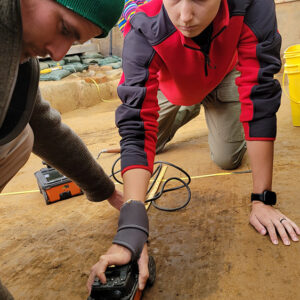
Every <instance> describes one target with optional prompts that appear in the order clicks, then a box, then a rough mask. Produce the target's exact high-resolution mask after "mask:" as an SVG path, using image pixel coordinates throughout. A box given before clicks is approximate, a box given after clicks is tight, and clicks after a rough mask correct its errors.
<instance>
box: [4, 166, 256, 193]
mask: <svg viewBox="0 0 300 300" xmlns="http://www.w3.org/2000/svg"><path fill="white" fill-rule="evenodd" d="M166 169H167V168H166V167H164V168H163V169H162V171H161V175H160V176H159V177H158V179H157V183H156V184H155V185H154V186H153V188H152V190H151V193H150V195H149V198H152V197H153V196H151V194H152V191H153V193H154V194H155V192H156V191H155V189H154V188H155V187H156V188H157V189H158V187H159V184H160V183H161V182H164V181H166V180H167V179H162V178H163V176H164V174H165V172H166ZM247 173H252V171H251V170H246V171H234V172H223V173H214V174H206V175H199V176H191V179H199V178H206V177H214V176H226V175H236V174H247ZM181 179H182V180H185V179H188V178H187V177H183V178H181ZM115 184H119V183H115ZM37 192H40V190H31V191H21V192H10V193H2V194H1V193H0V196H9V195H18V194H30V193H37Z"/></svg>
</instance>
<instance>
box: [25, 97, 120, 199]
mask: <svg viewBox="0 0 300 300" xmlns="http://www.w3.org/2000/svg"><path fill="white" fill-rule="evenodd" d="M30 125H31V127H32V129H33V132H34V148H33V152H34V153H35V154H36V155H38V156H40V157H41V158H42V159H43V160H45V161H46V162H47V163H48V164H50V165H51V166H53V167H54V168H56V169H58V170H59V171H60V172H62V173H63V174H64V175H66V176H67V177H69V178H71V179H72V180H74V181H75V182H76V183H77V184H78V185H79V186H80V187H81V188H82V189H83V190H84V192H85V193H86V196H87V197H88V199H89V200H91V201H102V200H105V199H107V198H108V197H110V196H111V195H112V194H113V192H114V190H115V185H114V183H113V182H112V181H111V180H110V179H109V177H108V176H107V175H106V174H105V172H104V171H103V169H102V168H101V166H100V165H99V164H98V163H97V161H96V160H95V159H94V158H93V157H92V155H91V153H90V152H89V150H88V149H87V147H86V146H85V144H84V143H83V141H82V140H81V139H80V138H79V136H78V135H76V134H75V133H74V132H73V131H72V130H71V129H70V128H69V127H68V126H67V125H65V124H63V123H62V122H61V118H60V115H59V113H58V112H57V111H55V110H54V109H51V107H50V105H49V103H48V102H46V101H44V100H42V99H40V98H39V99H38V100H37V104H36V106H35V109H34V112H33V115H32V118H31V120H30Z"/></svg>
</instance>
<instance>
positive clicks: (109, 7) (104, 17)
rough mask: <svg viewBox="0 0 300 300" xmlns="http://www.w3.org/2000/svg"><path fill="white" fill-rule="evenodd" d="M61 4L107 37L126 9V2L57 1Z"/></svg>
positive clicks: (97, 0)
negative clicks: (93, 25) (96, 27)
mask: <svg viewBox="0 0 300 300" xmlns="http://www.w3.org/2000/svg"><path fill="white" fill-rule="evenodd" d="M56 2H58V3H59V4H61V5H63V6H65V7H66V8H68V9H70V10H72V11H74V12H75V13H77V14H78V15H80V16H82V17H84V18H86V19H87V20H89V21H91V22H92V23H94V24H95V25H97V26H99V27H100V28H101V29H102V30H103V34H102V35H101V36H99V37H101V38H103V37H106V36H107V35H108V33H109V31H110V30H111V29H112V28H113V27H114V25H115V24H116V23H117V21H118V19H119V18H120V16H121V13H122V11H123V8H124V0H56Z"/></svg>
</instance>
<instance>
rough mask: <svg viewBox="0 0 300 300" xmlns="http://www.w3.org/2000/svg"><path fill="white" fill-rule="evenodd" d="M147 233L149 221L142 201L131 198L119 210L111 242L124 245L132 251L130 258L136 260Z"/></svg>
mask: <svg viewBox="0 0 300 300" xmlns="http://www.w3.org/2000/svg"><path fill="white" fill-rule="evenodd" d="M148 235H149V222H148V216H147V211H146V208H145V205H144V203H142V202H140V201H135V200H131V201H130V202H126V203H125V204H124V205H123V206H122V207H121V211H120V218H119V227H118V232H117V234H116V236H115V237H114V240H113V244H118V245H121V246H124V247H126V248H127V249H129V250H130V251H131V253H132V260H137V259H138V258H139V257H140V255H141V252H142V250H143V247H144V244H145V243H146V241H147V239H148Z"/></svg>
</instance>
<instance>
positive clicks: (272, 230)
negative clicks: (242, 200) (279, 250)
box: [265, 221, 278, 245]
mask: <svg viewBox="0 0 300 300" xmlns="http://www.w3.org/2000/svg"><path fill="white" fill-rule="evenodd" d="M265 226H266V228H267V231H268V233H269V236H270V239H271V242H272V243H273V244H275V245H277V244H278V239H277V234H276V230H275V227H274V224H273V223H272V222H271V221H270V222H268V223H266V224H265Z"/></svg>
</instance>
